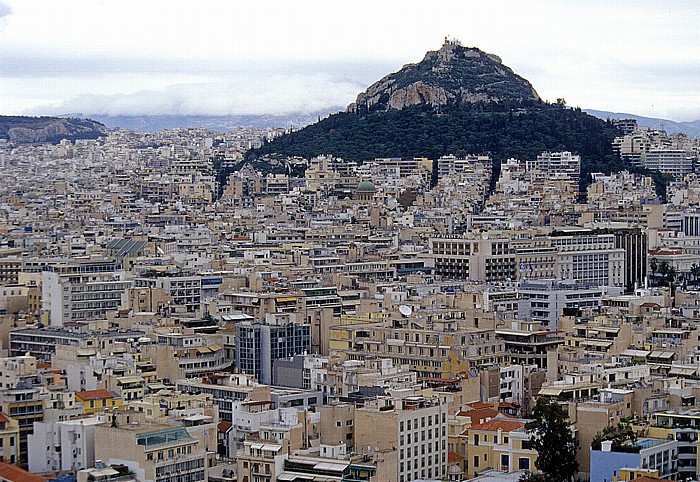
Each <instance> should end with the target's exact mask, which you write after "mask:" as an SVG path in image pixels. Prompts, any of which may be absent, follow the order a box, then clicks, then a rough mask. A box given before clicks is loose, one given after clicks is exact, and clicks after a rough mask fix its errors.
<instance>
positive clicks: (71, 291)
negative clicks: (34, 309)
mask: <svg viewBox="0 0 700 482" xmlns="http://www.w3.org/2000/svg"><path fill="white" fill-rule="evenodd" d="M49 268H50V270H49V271H43V272H42V273H41V278H42V311H43V312H44V313H48V315H49V322H50V324H51V326H57V327H62V326H63V324H64V323H66V322H80V321H88V320H96V319H101V318H104V316H105V313H106V312H107V311H110V310H116V309H119V308H120V307H122V306H123V305H124V303H125V301H126V292H127V289H128V288H130V287H131V284H132V283H131V281H126V280H125V273H124V271H123V270H122V269H121V266H120V265H116V264H113V263H106V262H99V263H71V264H68V265H57V266H51V267H49Z"/></svg>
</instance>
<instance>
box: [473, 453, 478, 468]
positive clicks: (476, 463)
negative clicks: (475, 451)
mask: <svg viewBox="0 0 700 482" xmlns="http://www.w3.org/2000/svg"><path fill="white" fill-rule="evenodd" d="M478 466H479V456H478V455H475V456H474V467H475V468H476V467H478Z"/></svg>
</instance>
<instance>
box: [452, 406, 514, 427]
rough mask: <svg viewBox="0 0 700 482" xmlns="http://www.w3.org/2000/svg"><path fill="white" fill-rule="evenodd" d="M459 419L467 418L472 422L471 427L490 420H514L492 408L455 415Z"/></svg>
mask: <svg viewBox="0 0 700 482" xmlns="http://www.w3.org/2000/svg"><path fill="white" fill-rule="evenodd" d="M457 416H459V417H469V418H470V419H471V421H472V425H474V424H475V423H484V422H486V421H487V420H490V419H492V418H496V417H499V418H515V417H513V416H512V415H508V414H507V413H501V412H499V411H498V410H495V409H493V408H480V409H478V410H469V411H466V412H459V413H457Z"/></svg>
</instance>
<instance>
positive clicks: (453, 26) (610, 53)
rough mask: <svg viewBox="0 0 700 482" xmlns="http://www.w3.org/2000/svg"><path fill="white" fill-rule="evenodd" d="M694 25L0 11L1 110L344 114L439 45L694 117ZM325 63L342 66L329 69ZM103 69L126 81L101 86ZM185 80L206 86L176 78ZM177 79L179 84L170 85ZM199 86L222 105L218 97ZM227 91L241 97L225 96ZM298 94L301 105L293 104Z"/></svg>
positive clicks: (284, 11) (288, 6) (402, 9)
mask: <svg viewBox="0 0 700 482" xmlns="http://www.w3.org/2000/svg"><path fill="white" fill-rule="evenodd" d="M10 13H11V15H10ZM3 15H4V16H3ZM698 21H700V2H697V1H696V0H668V1H665V2H658V0H618V1H615V2H610V1H609V0H590V1H586V2H562V1H558V0H533V1H530V2H522V1H520V0H491V1H489V2H465V1H463V0H444V1H440V2H434V4H431V5H430V6H425V5H418V4H413V3H411V2H397V1H385V2H377V1H376V0H372V1H370V0H356V1H355V2H328V1H325V0H308V1H304V2H290V1H288V0H266V1H259V0H237V1H235V2H220V1H215V0H200V1H198V2H191V1H189V0H170V1H167V2H166V1H164V0H152V1H147V2H144V1H142V0H121V1H111V0H110V1H107V0H103V1H98V0H0V58H1V59H3V60H2V62H0V92H2V93H3V95H2V96H0V113H18V112H21V111H26V110H27V109H31V108H35V107H36V106H41V105H53V106H64V107H65V108H70V107H71V106H73V105H76V106H82V105H85V106H86V107H87V106H88V104H89V105H94V106H97V107H94V108H95V109H96V108H98V107H99V108H100V109H102V110H115V111H116V110H139V102H142V101H143V102H145V104H144V105H147V106H149V105H153V106H154V107H157V108H159V109H166V108H170V109H181V110H186V111H196V110H201V111H217V110H224V111H226V110H234V109H245V110H248V111H256V112H257V111H259V110H260V108H261V107H262V106H267V107H269V108H271V109H273V110H274V111H280V110H284V111H286V110H288V109H289V108H290V107H289V106H292V105H302V106H307V105H308V106H311V105H317V104H322V105H333V106H343V105H345V104H346V103H348V102H349V101H352V100H353V98H354V97H355V95H356V94H357V92H358V91H359V90H362V89H361V88H357V86H355V83H357V84H363V85H366V84H368V83H371V82H373V81H375V80H378V79H379V78H380V77H381V76H382V75H385V74H387V73H389V72H391V71H393V70H397V69H399V68H400V67H401V65H403V64H405V63H409V62H417V61H419V60H420V59H421V58H422V56H423V54H424V53H425V51H426V50H432V49H436V48H438V47H439V46H440V44H441V42H442V39H443V37H445V36H446V35H450V36H453V37H455V38H457V39H459V40H461V41H462V42H463V43H464V44H465V45H469V46H476V47H479V48H481V49H482V50H485V51H487V52H492V53H495V54H497V55H499V56H500V57H501V58H502V59H503V61H504V63H505V64H506V65H508V66H510V67H512V68H513V70H514V71H515V72H516V73H518V74H520V75H522V76H523V77H525V78H527V79H528V80H530V81H531V82H532V84H533V85H534V87H535V88H536V89H537V91H538V92H539V93H540V95H542V96H543V97H545V98H549V99H551V100H553V99H556V98H557V97H565V98H566V99H567V100H568V101H570V102H573V103H577V104H581V105H582V106H583V107H588V106H595V107H597V108H601V109H612V108H613V107H615V108H617V106H618V105H619V102H612V101H615V99H618V100H622V99H624V101H625V102H627V105H626V107H625V110H627V111H631V112H635V111H636V110H640V109H642V108H644V109H648V110H651V111H652V112H649V111H648V112H647V113H653V112H657V113H658V114H657V115H661V114H662V113H664V114H668V113H672V115H674V116H677V117H678V116H681V115H682V116H683V117H688V116H690V117H691V118H698V117H700V107H698V104H697V102H695V100H696V99H697V98H698V95H699V94H700V84H697V82H694V83H692V85H691V84H688V83H687V82H685V81H684V83H683V84H682V85H679V76H678V74H679V73H681V74H682V72H677V70H681V71H682V70H683V69H687V65H686V64H687V63H688V62H689V60H688V59H690V61H691V62H692V60H693V59H695V58H696V57H697V55H696V52H697V51H698V50H699V49H700V36H698V35H692V32H695V31H696V30H697V24H698ZM689 32H690V33H689ZM660 63H662V64H663V65H660ZM333 64H342V65H343V66H344V70H343V71H342V72H340V73H339V72H337V71H336V70H334V69H333V68H329V66H330V65H333ZM378 65H383V66H388V68H387V69H384V70H377V69H376V67H377V66H378ZM293 66H298V67H293ZM664 70H665V71H664ZM370 71H371V72H372V74H373V76H372V77H368V76H367V75H368V73H369V72H370ZM225 72H228V73H229V74H230V75H229V76H228V77H227V76H226V75H223V73H225ZM251 73H254V75H253V74H251ZM265 73H267V74H271V75H273V77H274V75H280V76H281V77H283V78H280V81H281V82H291V83H290V84H288V90H290V91H292V92H294V93H293V94H291V95H289V96H287V95H284V94H282V93H281V92H284V90H282V91H280V87H279V86H278V85H276V84H271V83H270V82H267V81H266V80H265V78H264V77H265ZM294 73H296V74H301V75H303V76H311V77H313V75H316V74H318V75H321V76H326V78H325V80H323V81H321V80H316V81H312V82H311V83H309V84H308V85H304V82H305V81H294V80H293V79H290V78H287V76H288V75H291V74H294ZM108 74H111V75H112V76H113V77H115V78H116V77H117V76H119V75H121V76H122V77H125V76H127V74H128V75H129V76H131V77H132V79H130V80H129V81H128V82H126V83H124V84H122V85H121V86H120V85H118V83H117V82H116V81H114V82H112V83H109V82H108V84H103V82H102V79H103V78H104V77H105V76H108ZM149 76H150V77H153V78H152V79H149V78H148V77H149ZM194 76H199V77H202V78H203V79H201V80H197V79H191V78H186V79H185V78H184V77H194ZM49 77H58V78H59V80H60V84H59V85H55V84H51V83H49V82H48V80H47V78H49ZM166 77H170V78H166ZM336 77H347V78H348V79H350V80H349V81H347V82H344V81H343V82H341V81H337V80H334V79H335V78H336ZM231 78H233V79H235V80H234V81H231V80H230V79H231ZM261 78H262V80H261ZM695 78H697V77H695ZM61 79H63V80H61ZM66 79H67V80H66ZM74 79H77V81H75V80H74ZM90 79H92V80H90ZM96 79H99V81H97V80H96ZM641 79H644V80H643V81H641ZM107 80H109V79H107ZM211 83H215V84H225V85H231V88H230V89H229V88H228V87H226V88H223V87H214V86H212V85H209V84H211ZM247 83H248V84H247ZM180 84H189V87H185V86H184V85H183V86H181V87H175V85H180ZM198 84H207V85H208V87H206V88H205V87H202V86H201V85H200V86H198ZM638 84H643V88H642V87H640V88H637V85H638ZM39 86H41V89H39ZM59 87H60V88H59ZM263 87H265V88H269V89H271V91H270V92H269V93H266V92H263V91H262V88H263ZM189 88H191V89H192V91H191V92H189V93H185V92H184V90H187V89H189ZM295 89H296V90H295ZM603 89H604V90H603ZM207 90H208V91H209V92H211V93H212V94H215V95H216V96H218V97H219V98H221V99H222V102H220V103H219V104H216V103H215V102H213V101H212V100H211V99H210V98H209V97H211V96H210V95H205V94H206V91H207ZM236 90H237V91H241V92H245V96H237V95H234V94H233V93H231V92H232V91H236ZM146 91H149V92H150V91H153V92H151V93H149V94H145V93H144V92H146ZM202 91H205V92H204V93H203V92H202ZM297 91H301V92H297ZM303 92H306V93H308V96H309V100H308V101H307V102H303V101H301V100H300V99H298V98H297V93H299V95H301V93H303ZM631 93H634V95H630V94H631ZM332 95H335V96H336V97H335V98H333V99H331V98H330V97H331V96H332ZM683 95H685V96H690V97H686V98H681V96H683ZM246 96H247V97H246ZM650 97H653V98H654V99H655V100H654V102H650V101H649V99H650ZM248 98H250V99H255V102H252V101H251V102H248ZM130 99H131V100H130ZM276 101H279V102H281V105H280V106H275V105H273V104H274V102H276ZM652 104H653V108H652V107H651V106H652ZM693 105H695V114H693V113H692V112H690V111H691V110H692V109H691V107H690V106H693ZM677 106H682V107H683V109H682V112H681V110H679V109H677ZM9 110H11V111H12V112H9ZM173 113H175V112H173Z"/></svg>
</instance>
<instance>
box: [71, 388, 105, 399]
mask: <svg viewBox="0 0 700 482" xmlns="http://www.w3.org/2000/svg"><path fill="white" fill-rule="evenodd" d="M75 396H76V398H80V399H81V400H83V401H85V400H102V399H105V398H114V393H112V392H110V391H109V390H104V389H99V390H85V391H84V392H75Z"/></svg>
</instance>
